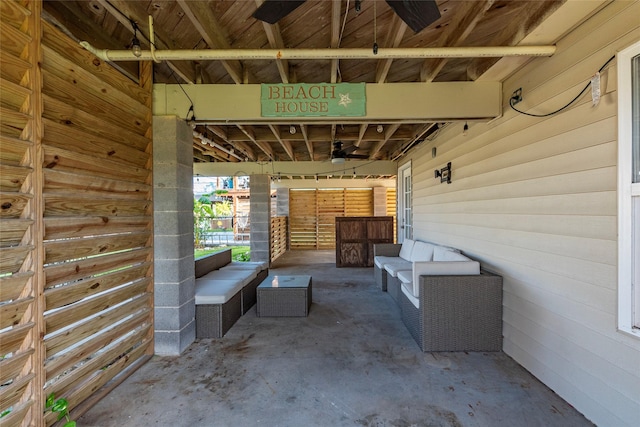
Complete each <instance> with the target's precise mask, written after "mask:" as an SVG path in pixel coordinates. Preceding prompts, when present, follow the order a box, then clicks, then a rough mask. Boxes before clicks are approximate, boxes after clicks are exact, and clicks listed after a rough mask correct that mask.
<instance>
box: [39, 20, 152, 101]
mask: <svg viewBox="0 0 640 427" xmlns="http://www.w3.org/2000/svg"><path fill="white" fill-rule="evenodd" d="M42 29H43V44H44V45H45V48H46V49H50V50H51V51H55V52H56V53H57V54H58V55H60V56H61V57H63V58H65V59H67V60H68V61H70V62H72V63H73V64H76V65H77V66H79V67H81V68H82V69H84V70H86V71H88V72H90V73H91V74H92V75H94V76H98V77H99V78H100V80H101V81H103V82H105V83H106V84H108V85H109V86H111V87H113V88H115V89H117V90H119V91H120V92H122V93H123V94H125V95H129V97H130V98H131V101H132V102H133V103H142V104H144V105H147V104H148V103H149V101H150V100H151V93H150V92H147V91H146V90H145V89H143V88H141V87H140V86H139V85H137V84H136V83H135V82H132V81H131V80H129V79H127V78H124V77H123V76H122V74H121V73H120V72H119V71H117V70H115V69H114V68H112V67H111V66H109V64H108V63H107V62H104V61H102V60H100V59H98V58H96V57H95V55H93V54H92V53H90V52H88V51H86V50H84V49H82V48H80V46H78V44H77V43H76V42H75V41H73V40H71V39H70V38H68V37H64V36H62V35H61V33H60V32H59V31H58V30H57V29H56V28H55V27H53V25H51V24H49V23H47V22H43V23H42Z"/></svg>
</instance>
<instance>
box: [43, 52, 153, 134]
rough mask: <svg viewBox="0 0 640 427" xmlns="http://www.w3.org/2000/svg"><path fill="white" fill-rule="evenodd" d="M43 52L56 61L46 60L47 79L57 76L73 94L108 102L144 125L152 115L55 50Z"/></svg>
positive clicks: (146, 108)
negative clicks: (71, 89) (78, 93)
mask: <svg viewBox="0 0 640 427" xmlns="http://www.w3.org/2000/svg"><path fill="white" fill-rule="evenodd" d="M42 50H43V52H44V55H45V58H47V59H54V60H52V61H47V60H45V62H44V64H43V71H44V72H45V76H44V77H45V78H47V75H49V76H55V77H57V78H59V79H62V80H64V81H65V82H67V83H68V84H71V85H73V88H74V89H73V92H78V91H80V92H82V93H84V94H87V95H91V96H94V97H99V98H100V100H101V101H104V102H107V103H108V104H109V105H111V106H112V107H113V108H116V109H120V110H121V111H126V112H127V114H128V118H129V119H137V120H138V121H139V122H141V123H142V122H145V121H146V118H147V116H148V115H149V114H151V110H150V109H149V108H148V107H146V106H145V105H144V104H142V103H140V102H137V101H136V100H134V99H132V98H131V97H130V96H129V95H128V94H127V93H126V92H122V91H121V90H119V89H118V88H114V87H113V86H111V85H110V84H109V83H107V82H105V81H104V80H102V79H101V78H100V77H98V76H95V75H94V74H93V73H91V72H89V71H87V70H85V69H84V68H82V67H80V66H79V65H77V64H75V63H74V62H72V61H71V60H69V59H68V58H65V57H63V56H61V55H59V54H58V53H57V52H56V51H54V50H53V49H51V48H49V47H47V46H44V47H43V49H42ZM138 91H139V88H137V87H136V92H138ZM127 121H129V120H127ZM138 126H139V125H138Z"/></svg>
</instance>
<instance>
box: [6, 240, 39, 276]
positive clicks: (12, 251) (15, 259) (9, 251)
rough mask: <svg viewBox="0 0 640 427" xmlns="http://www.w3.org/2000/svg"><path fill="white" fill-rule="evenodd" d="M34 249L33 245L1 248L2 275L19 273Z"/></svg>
mask: <svg viewBox="0 0 640 427" xmlns="http://www.w3.org/2000/svg"><path fill="white" fill-rule="evenodd" d="M33 248H34V247H33V246H31V245H24V246H17V247H12V248H0V274H6V273H17V272H18V271H19V270H20V267H22V264H23V263H24V260H25V258H26V257H27V255H29V253H30V252H31V251H32V250H33Z"/></svg>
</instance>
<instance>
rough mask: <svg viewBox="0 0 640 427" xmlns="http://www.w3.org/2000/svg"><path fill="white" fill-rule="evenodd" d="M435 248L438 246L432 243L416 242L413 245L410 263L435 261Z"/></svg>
mask: <svg viewBox="0 0 640 427" xmlns="http://www.w3.org/2000/svg"><path fill="white" fill-rule="evenodd" d="M435 247H436V246H435V245H434V244H432V243H427V242H421V241H419V240H416V242H415V243H414V244H413V251H411V260H410V261H431V260H432V259H433V250H434V249H435Z"/></svg>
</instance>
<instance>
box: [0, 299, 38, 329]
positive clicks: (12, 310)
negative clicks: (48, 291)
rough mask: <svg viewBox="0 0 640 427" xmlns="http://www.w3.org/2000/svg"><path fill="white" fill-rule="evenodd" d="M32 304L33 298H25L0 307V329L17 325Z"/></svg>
mask: <svg viewBox="0 0 640 427" xmlns="http://www.w3.org/2000/svg"><path fill="white" fill-rule="evenodd" d="M32 302H33V297H27V298H22V299H19V300H15V301H12V302H8V303H6V304H2V305H0V329H4V328H8V327H9V326H15V325H17V324H19V323H20V321H21V320H22V316H24V313H25V312H26V311H27V308H28V307H29V304H31V303H32Z"/></svg>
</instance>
